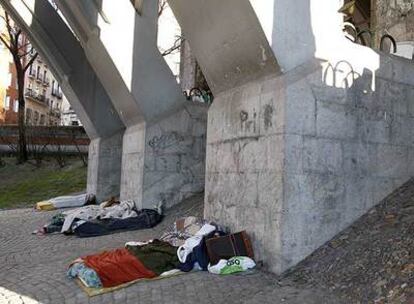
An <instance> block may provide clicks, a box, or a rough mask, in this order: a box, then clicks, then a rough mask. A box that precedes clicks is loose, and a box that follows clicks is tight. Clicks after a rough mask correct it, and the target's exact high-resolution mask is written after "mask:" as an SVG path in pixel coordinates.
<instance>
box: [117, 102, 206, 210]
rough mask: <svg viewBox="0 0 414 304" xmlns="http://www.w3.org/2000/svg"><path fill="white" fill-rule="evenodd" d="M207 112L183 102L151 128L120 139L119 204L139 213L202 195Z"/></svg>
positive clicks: (202, 106) (129, 131) (131, 130)
mask: <svg viewBox="0 0 414 304" xmlns="http://www.w3.org/2000/svg"><path fill="white" fill-rule="evenodd" d="M207 110H208V107H207V106H206V105H205V104H201V103H192V102H188V103H187V104H185V105H184V107H183V108H182V109H181V110H179V111H177V112H175V113H173V114H169V115H168V116H167V117H165V118H163V119H160V120H159V121H158V122H156V123H153V124H147V125H145V124H141V125H137V126H135V127H133V128H128V129H127V131H126V132H125V135H124V147H123V170H122V179H121V199H134V200H135V201H136V203H137V204H138V206H139V207H140V208H150V207H153V206H154V205H155V204H157V203H158V202H159V201H163V202H164V203H165V206H166V207H171V206H173V205H175V204H177V203H179V202H180V201H182V200H183V199H185V198H187V197H189V196H191V195H193V194H195V193H199V192H201V191H203V190H204V178H205V153H206V147H205V145H206V144H205V142H206V132H207Z"/></svg>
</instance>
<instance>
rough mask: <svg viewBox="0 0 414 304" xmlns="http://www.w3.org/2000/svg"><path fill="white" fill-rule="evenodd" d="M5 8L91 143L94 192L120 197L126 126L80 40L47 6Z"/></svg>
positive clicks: (38, 2)
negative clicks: (57, 84) (59, 87)
mask: <svg viewBox="0 0 414 304" xmlns="http://www.w3.org/2000/svg"><path fill="white" fill-rule="evenodd" d="M0 3H1V4H2V5H3V7H4V8H5V9H6V10H7V11H8V12H9V13H10V14H11V15H12V16H13V19H14V20H15V21H16V22H17V23H18V25H19V26H20V27H21V28H22V29H23V30H24V31H25V32H26V33H27V34H28V36H29V38H30V41H31V42H32V44H33V45H34V46H35V48H36V50H37V51H38V52H39V53H40V55H41V56H42V58H43V59H44V60H45V61H46V62H47V64H48V65H49V67H50V68H51V69H52V71H53V73H54V75H55V77H56V78H57V79H58V81H59V83H60V84H61V86H62V90H63V92H64V93H65V95H66V96H67V97H68V100H69V102H70V103H71V106H72V107H73V108H74V110H75V111H76V113H77V114H78V115H79V118H80V120H81V121H82V124H83V125H84V127H85V130H86V132H87V134H88V136H89V137H90V138H91V141H92V144H91V146H90V155H89V165H88V183H87V188H88V191H90V192H91V193H94V194H96V196H97V198H98V200H102V199H105V198H107V197H108V196H117V195H119V192H120V180H121V174H120V173H121V155H122V154H121V141H120V138H122V135H123V130H124V128H125V126H124V124H123V123H122V121H121V120H120V118H119V116H118V114H117V112H116V111H115V109H114V107H113V106H112V103H111V100H110V98H109V96H108V94H107V92H106V90H105V89H104V87H103V86H102V84H101V82H100V80H99V79H98V77H97V76H96V74H95V72H94V70H93V69H92V67H91V66H90V64H89V62H88V60H87V58H86V56H85V53H84V51H83V50H82V47H81V46H80V45H79V42H78V40H77V39H76V38H75V37H74V36H73V33H72V32H71V31H70V30H69V28H68V27H67V25H66V24H65V23H64V22H63V20H62V19H61V18H60V17H59V16H58V14H57V12H56V11H55V10H54V9H53V8H52V6H51V5H50V4H49V3H48V2H47V1H42V0H31V1H21V0H10V1H9V0H2V1H0Z"/></svg>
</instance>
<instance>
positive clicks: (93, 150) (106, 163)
mask: <svg viewBox="0 0 414 304" xmlns="http://www.w3.org/2000/svg"><path fill="white" fill-rule="evenodd" d="M122 137H123V132H119V133H116V134H114V135H112V136H110V137H108V138H96V139H93V140H91V143H90V145H89V154H88V183H87V193H92V194H95V195H96V199H97V201H104V200H107V199H109V198H111V197H112V196H115V197H116V196H118V195H119V193H120V182H121V166H120V165H119V166H114V165H113V164H115V163H116V164H121V162H122Z"/></svg>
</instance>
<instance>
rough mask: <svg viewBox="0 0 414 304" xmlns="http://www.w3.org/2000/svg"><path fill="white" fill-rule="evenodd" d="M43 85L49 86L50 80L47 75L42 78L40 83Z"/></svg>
mask: <svg viewBox="0 0 414 304" xmlns="http://www.w3.org/2000/svg"><path fill="white" fill-rule="evenodd" d="M42 84H43V85H44V86H45V87H48V86H50V80H49V78H48V77H46V78H43V83H42Z"/></svg>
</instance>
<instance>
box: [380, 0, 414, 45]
mask: <svg viewBox="0 0 414 304" xmlns="http://www.w3.org/2000/svg"><path fill="white" fill-rule="evenodd" d="M373 11H374V16H375V20H374V28H375V30H376V32H377V33H378V34H379V36H381V35H382V34H385V33H386V32H389V33H390V34H391V35H392V36H393V37H394V38H395V39H396V40H397V41H413V40H414V2H413V1H411V0H374V1H373Z"/></svg>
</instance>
